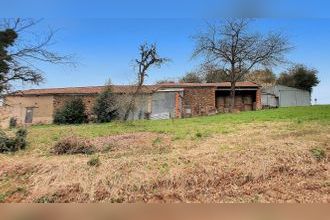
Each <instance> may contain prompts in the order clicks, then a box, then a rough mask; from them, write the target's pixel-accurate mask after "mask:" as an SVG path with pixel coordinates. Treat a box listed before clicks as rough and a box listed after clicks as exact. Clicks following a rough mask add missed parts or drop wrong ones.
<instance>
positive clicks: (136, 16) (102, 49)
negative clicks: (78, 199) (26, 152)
mask: <svg viewBox="0 0 330 220" xmlns="http://www.w3.org/2000/svg"><path fill="white" fill-rule="evenodd" d="M27 2H29V4H27ZM43 2H47V4H45V3H44V4H39V3H40V2H38V1H37V0H31V1H16V0H12V1H5V2H3V3H2V5H4V7H1V8H2V9H1V8H0V13H1V14H2V15H3V17H18V16H19V17H30V18H36V19H39V18H43V20H42V22H41V23H40V24H39V25H37V26H36V27H34V29H32V30H31V31H33V32H35V33H40V34H41V35H40V36H42V33H44V32H45V31H47V30H48V28H49V27H51V28H52V29H56V30H57V32H56V35H55V41H56V42H54V44H53V45H52V46H51V47H50V49H51V50H54V51H58V52H59V53H61V54H72V55H73V56H74V60H75V61H76V62H77V65H76V67H72V66H65V65H64V66H62V65H50V64H45V63H36V65H37V66H38V67H39V68H40V69H42V70H43V72H44V76H45V82H44V83H42V84H41V85H39V86H38V87H31V86H29V85H24V86H22V85H18V86H17V88H18V89H28V88H49V87H67V86H92V85H103V84H105V83H106V82H107V81H108V80H109V79H111V81H112V82H113V83H114V84H128V83H132V82H133V81H134V80H135V78H134V76H135V75H134V68H133V66H132V64H133V62H132V60H133V59H134V58H136V57H137V56H138V46H139V45H140V44H142V43H144V42H148V43H156V44H157V47H158V49H159V54H160V55H161V56H163V57H168V58H170V59H171V62H169V63H167V64H165V65H164V66H162V67H161V68H160V69H152V70H151V71H150V73H149V77H148V78H147V83H148V84H152V83H155V82H156V81H158V80H161V79H172V80H176V79H178V78H179V77H181V76H182V75H184V74H185V73H186V72H188V71H191V70H194V69H196V68H198V66H199V64H200V63H201V60H198V59H192V57H191V54H192V52H193V49H194V45H195V42H194V40H193V38H192V36H193V35H194V34H196V33H197V32H198V31H200V30H204V29H205V26H206V25H205V23H206V21H209V20H210V19H212V21H214V20H220V19H223V18H226V17H229V16H236V17H237V16H239V15H243V14H244V15H245V14H248V15H251V16H255V17H257V18H256V19H255V20H254V22H253V23H251V28H252V29H253V30H256V31H259V32H261V33H267V32H269V31H281V32H283V33H285V35H286V36H288V39H289V40H290V42H291V43H292V45H293V46H294V49H293V50H292V51H291V52H290V53H288V54H287V58H288V60H290V61H291V62H293V63H302V64H305V65H307V66H309V67H313V68H316V69H317V70H318V71H319V75H318V76H319V79H320V80H321V83H320V84H319V85H318V86H317V87H316V88H314V91H313V94H312V98H313V100H314V98H317V100H318V103H319V104H321V103H322V104H325V103H330V90H329V86H330V75H329V72H330V64H329V57H330V56H329V53H330V40H329V39H330V18H328V17H327V16H328V15H327V13H326V11H327V10H326V9H327V8H329V6H330V4H329V3H327V2H326V1H320V0H315V1H313V2H314V3H313V4H312V5H307V3H304V1H300V3H299V5H300V6H301V10H297V7H295V6H296V5H294V4H293V3H291V4H290V3H285V2H284V1H282V0H279V1H277V3H276V4H275V2H274V1H266V2H267V3H266V4H264V3H263V4H262V3H261V1H258V0H255V1H249V2H250V3H251V2H252V3H255V4H256V3H257V4H256V7H251V4H246V3H243V1H232V3H230V4H229V3H226V2H225V1H211V0H206V1H171V0H170V1H166V2H165V1H161V2H160V1H158V2H157V1H139V4H137V1H127V0H122V1H120V2H119V1H99V0H94V1H80V4H79V5H78V6H77V4H75V3H76V2H74V1H61V0H59V1H43ZM201 2H203V3H201ZM233 2H234V3H233ZM286 2H287V1H286ZM291 2H292V1H291ZM293 2H296V3H297V1H293ZM61 3H62V4H61ZM305 4H306V5H305ZM141 5H142V6H141ZM237 5H240V7H237ZM18 6H19V7H18ZM4 8H6V9H10V10H3V9H4ZM225 9H228V10H225ZM234 9H235V10H234ZM243 9H244V10H243ZM290 9H291V11H290ZM294 9H295V10H294ZM307 9H309V10H307ZM231 10H232V11H231ZM22 37H23V36H22ZM25 37H26V38H29V37H31V34H30V35H29V33H27V34H26V36H25ZM31 38H32V37H31ZM288 67H289V66H288V65H281V66H279V67H276V68H274V72H275V73H276V74H279V73H280V72H282V71H284V70H285V69H286V68H288Z"/></svg>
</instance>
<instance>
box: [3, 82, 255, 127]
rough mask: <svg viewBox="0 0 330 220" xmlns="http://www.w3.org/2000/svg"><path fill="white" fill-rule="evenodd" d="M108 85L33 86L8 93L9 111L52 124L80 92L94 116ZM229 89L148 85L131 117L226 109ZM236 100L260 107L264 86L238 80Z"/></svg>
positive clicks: (239, 106)
mask: <svg viewBox="0 0 330 220" xmlns="http://www.w3.org/2000/svg"><path fill="white" fill-rule="evenodd" d="M104 89H105V87H104V86H94V87H71V88H51V89H30V90H24V91H17V92H14V93H11V94H9V95H7V96H6V97H5V103H6V106H7V107H6V108H7V111H8V108H10V111H9V112H10V116H9V117H14V118H16V119H17V121H18V123H19V124H36V123H43V124H48V123H52V120H53V115H54V112H55V111H56V110H57V109H59V108H61V106H63V105H64V103H65V102H67V101H69V100H70V98H72V97H77V96H79V97H81V98H82V100H83V102H84V104H85V105H86V113H87V115H89V116H90V117H92V115H93V112H92V108H93V106H94V103H95V99H96V97H97V96H98V94H100V93H101V92H102V91H103V90H104ZM135 90H136V87H135V86H122V85H113V86H112V91H113V92H114V93H115V94H117V95H119V96H120V95H129V94H132V93H133V92H134V91H135ZM229 93H230V83H228V82H223V83H169V84H160V85H146V86H144V87H143V88H142V90H141V92H140V94H139V95H138V98H137V106H136V108H135V110H134V112H133V113H132V114H131V115H130V116H129V118H130V119H131V120H135V119H165V118H183V117H191V116H198V115H210V114H215V113H217V112H226V111H228V109H229V101H230V98H229ZM235 100H236V101H235V110H236V111H248V110H257V109H260V108H261V91H260V87H259V86H258V85H257V84H255V83H252V82H238V83H237V84H236V99H235ZM0 110H1V109H0ZM2 111H4V110H2ZM9 117H7V118H9Z"/></svg>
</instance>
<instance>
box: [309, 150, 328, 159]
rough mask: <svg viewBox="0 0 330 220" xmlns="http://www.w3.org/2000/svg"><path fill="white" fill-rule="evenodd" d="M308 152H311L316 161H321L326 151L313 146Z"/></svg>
mask: <svg viewBox="0 0 330 220" xmlns="http://www.w3.org/2000/svg"><path fill="white" fill-rule="evenodd" d="M310 152H311V153H312V155H313V156H314V158H315V159H316V160H317V161H321V160H323V159H324V158H325V157H326V152H325V150H324V149H323V148H320V147H318V148H313V149H311V150H310Z"/></svg>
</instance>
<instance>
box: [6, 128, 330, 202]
mask: <svg viewBox="0 0 330 220" xmlns="http://www.w3.org/2000/svg"><path fill="white" fill-rule="evenodd" d="M90 141H91V142H92V143H93V144H94V145H95V146H97V149H98V151H99V153H98V154H99V159H100V161H101V164H100V166H98V167H96V166H88V165H87V161H88V160H89V159H90V157H91V156H88V155H60V156H59V155H48V156H41V155H39V154H36V155H15V156H6V155H2V156H1V158H0V160H1V165H0V188H1V192H0V193H2V194H3V195H5V196H3V197H4V201H6V202H13V201H20V202H152V203H158V202H304V203H311V202H330V197H329V195H330V180H329V163H328V162H329V161H328V158H329V153H330V152H329V143H330V127H329V126H325V125H323V126H321V125H319V124H317V123H308V124H304V125H300V124H295V123H291V122H281V123H277V122H259V123H250V124H242V125H239V126H236V131H235V132H232V133H228V134H224V133H219V134H214V135H211V136H208V137H204V136H201V137H195V138H191V139H179V140H175V139H173V137H171V136H169V135H166V134H157V133H152V132H136V133H130V134H124V135H113V136H106V137H99V138H92V139H91V140H90ZM315 147H321V148H324V149H325V150H326V152H327V158H325V159H324V160H321V161H317V160H316V159H315V158H314V157H313V155H312V154H311V152H310V149H312V148H315ZM22 186H24V190H17V188H19V187H22ZM15 189H16V191H15ZM13 192H14V193H13Z"/></svg>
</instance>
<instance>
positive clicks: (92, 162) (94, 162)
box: [87, 155, 101, 167]
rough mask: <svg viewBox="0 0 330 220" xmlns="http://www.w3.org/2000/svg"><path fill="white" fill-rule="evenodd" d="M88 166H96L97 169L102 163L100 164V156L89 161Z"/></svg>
mask: <svg viewBox="0 0 330 220" xmlns="http://www.w3.org/2000/svg"><path fill="white" fill-rule="evenodd" d="M87 164H88V165H89V166H95V167H98V166H100V164H101V162H100V158H99V156H98V155H97V156H93V157H92V158H91V159H89V160H88V161H87Z"/></svg>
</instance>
